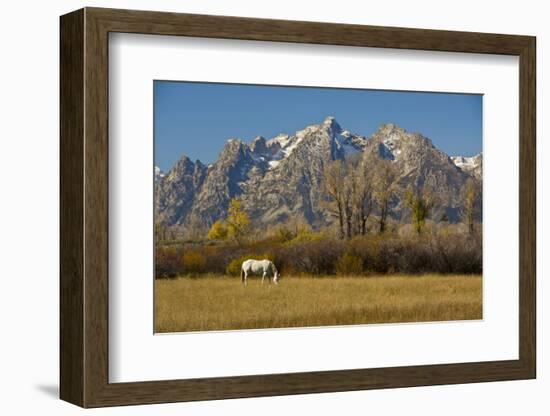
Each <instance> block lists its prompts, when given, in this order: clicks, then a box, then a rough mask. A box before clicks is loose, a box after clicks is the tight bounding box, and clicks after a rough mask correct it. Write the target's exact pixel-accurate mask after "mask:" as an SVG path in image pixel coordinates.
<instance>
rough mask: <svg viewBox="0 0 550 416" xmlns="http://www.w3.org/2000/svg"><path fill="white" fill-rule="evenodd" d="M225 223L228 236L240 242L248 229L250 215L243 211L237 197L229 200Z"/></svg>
mask: <svg viewBox="0 0 550 416" xmlns="http://www.w3.org/2000/svg"><path fill="white" fill-rule="evenodd" d="M225 223H226V224H227V235H228V237H233V238H234V239H235V241H236V242H237V244H239V245H240V244H242V242H243V241H244V239H245V238H246V236H247V235H248V232H249V230H250V217H249V216H248V214H247V213H246V212H245V211H244V209H243V207H242V202H241V201H240V200H239V199H237V198H233V199H231V201H229V209H228V210H227V219H226V221H225Z"/></svg>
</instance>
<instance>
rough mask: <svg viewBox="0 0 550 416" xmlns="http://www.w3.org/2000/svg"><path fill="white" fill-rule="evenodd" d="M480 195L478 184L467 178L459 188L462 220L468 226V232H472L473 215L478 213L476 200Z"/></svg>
mask: <svg viewBox="0 0 550 416" xmlns="http://www.w3.org/2000/svg"><path fill="white" fill-rule="evenodd" d="M480 196H481V190H480V189H479V185H478V184H477V183H476V182H475V181H474V180H473V179H472V178H469V179H468V180H467V181H466V183H465V184H464V185H463V187H462V190H461V199H462V220H463V221H464V223H465V224H466V226H467V227H468V234H470V235H472V234H473V233H474V225H475V223H474V222H475V217H476V215H477V214H478V211H479V207H478V202H479V199H480Z"/></svg>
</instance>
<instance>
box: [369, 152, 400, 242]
mask: <svg viewBox="0 0 550 416" xmlns="http://www.w3.org/2000/svg"><path fill="white" fill-rule="evenodd" d="M373 168H374V172H375V173H374V174H375V176H374V182H373V184H374V198H375V200H376V204H377V206H378V210H379V214H380V217H379V218H378V232H379V233H381V234H382V233H383V232H384V231H386V225H387V220H388V213H389V209H390V201H391V198H392V196H393V194H394V191H395V186H396V180H397V173H396V171H395V168H394V166H393V165H392V163H391V161H390V160H385V159H380V160H378V161H377V162H376V163H375V164H374V166H373Z"/></svg>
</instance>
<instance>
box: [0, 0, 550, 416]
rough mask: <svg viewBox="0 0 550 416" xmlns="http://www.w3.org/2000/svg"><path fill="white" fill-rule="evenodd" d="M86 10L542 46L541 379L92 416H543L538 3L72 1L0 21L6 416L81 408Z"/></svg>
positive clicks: (541, 37)
mask: <svg viewBox="0 0 550 416" xmlns="http://www.w3.org/2000/svg"><path fill="white" fill-rule="evenodd" d="M83 6H102V7H118V8H133V9H145V10H151V9H155V10H166V11H176V12H189V13H208V14H220V15H240V16H251V17H266V18H276V19H295V20H318V21H326V22H339V23H359V24H373V25H387V26H406V27H419V28H433V29H452V30H467V31H480V32H500V33H512V34H529V35H536V36H537V38H538V39H537V41H538V47H537V53H538V64H537V72H538V87H537V94H538V129H537V134H538V158H537V159H538V166H539V168H538V172H539V179H538V185H537V187H538V195H539V200H538V215H539V217H538V224H539V225H538V258H539V264H538V314H539V315H538V317H539V321H538V329H539V344H538V345H539V361H538V363H539V364H538V375H539V376H538V379H537V380H533V381H518V382H500V383H485V384H470V385H458V386H439V387H423V388H409V389H398V390H379V391H367V392H352V393H338V394H317V395H305V396H288V397H273V398H260V399H244V400H225V401H218V402H202V403H187V404H166V405H155V406H139V407H132V408H111V409H103V410H91V411H87V413H88V414H103V415H111V414H115V415H116V414H119V415H122V414H124V415H126V414H130V415H133V414H136V415H137V414H143V415H153V414H154V415H164V414H166V415H169V414H174V415H175V414H177V415H185V414H189V415H191V414H192V415H207V414H208V415H210V414H220V415H221V414H223V415H230V414H239V415H249V414H250V415H256V414H259V413H261V414H262V415H279V414H284V413H288V414H300V413H302V414H303V413H310V412H311V413H315V414H317V415H325V414H326V415H332V414H335V413H344V414H364V413H366V412H369V413H371V414H380V413H384V414H389V415H391V414H400V413H404V412H406V413H407V414H411V415H416V414H419V415H423V416H428V415H440V414H442V413H443V414H446V415H447V416H451V415H461V416H462V415H465V414H483V413H487V414H489V413H490V414H499V415H515V414H529V415H543V414H547V413H548V409H549V408H550V400H549V399H548V394H547V392H548V390H549V388H550V360H548V359H546V355H545V351H544V348H545V346H546V345H547V342H546V341H547V340H548V328H546V331H543V325H544V324H545V321H546V318H547V317H548V308H547V307H545V305H544V301H545V300H546V299H550V295H549V293H548V287H549V286H548V285H546V284H545V282H544V277H545V276H544V275H545V272H547V269H548V260H546V259H544V258H543V257H544V247H546V245H545V243H547V242H548V239H549V238H550V227H549V225H548V224H549V222H548V221H544V219H543V216H542V213H543V211H544V210H546V211H548V209H549V208H550V206H549V205H550V200H549V199H548V198H549V197H548V194H549V192H548V190H546V192H545V191H544V189H543V186H544V183H547V180H548V179H549V177H548V176H549V172H550V169H547V168H545V167H543V166H542V165H543V161H545V160H548V158H550V146H549V145H548V144H547V143H545V140H544V130H543V121H544V116H545V106H544V104H545V102H547V101H549V100H550V89H549V85H548V81H547V79H546V77H545V72H546V73H547V72H548V71H549V70H550V67H548V68H545V62H546V60H547V58H548V57H549V56H550V46H549V42H550V26H548V22H547V11H546V10H545V7H544V6H545V3H544V2H540V1H535V0H523V1H521V2H518V1H514V2H510V1H503V0H501V1H496V0H492V1H485V2H480V1H471V0H462V1H460V2H458V1H455V2H452V3H451V2H440V1H429V0H417V1H414V2H411V1H407V0H399V1H397V0H395V1H392V0H386V1H383V2H382V1H376V2H357V1H353V0H339V1H337V2H335V1H327V0H317V1H310V2H308V1H304V0H303V1H301V2H299V1H296V0H276V1H275V0H264V1H261V2H260V1H251V0H250V1H246V0H231V1H225V2H221V1H215V0H192V1H190V0H188V1H169V0H161V1H151V0H149V1H147V0H133V1H132V0H121V1H116V2H115V1H111V2H107V1H92V0H90V1H89V2H82V1H69V0H52V1H49V2H39V1H34V2H31V1H24V0H20V1H18V2H9V3H8V2H6V3H5V4H3V7H2V13H1V15H0V30H1V36H0V42H1V47H2V49H1V52H2V54H1V56H2V60H1V63H0V114H1V118H0V140H1V144H2V147H1V150H0V169H1V174H0V189H1V191H2V193H1V198H2V199H1V203H0V253H1V254H0V260H1V261H0V279H1V280H0V281H1V282H2V285H1V286H0V287H1V290H0V322H1V323H2V332H1V337H2V343H1V344H0V391H1V394H0V397H2V399H1V400H0V409H1V412H2V413H3V414H32V413H31V412H34V413H38V412H39V413H40V414H55V415H70V414H78V413H80V412H83V411H82V410H81V409H79V408H77V407H75V406H72V405H69V404H67V403H64V402H61V401H59V400H58V399H57V395H58V387H57V386H58V364H59V363H58V301H59V299H58V270H59V266H58V255H59V251H58V236H59V232H58V228H59V223H58V208H59V205H58V192H59V186H58V183H59V180H58V175H59V168H58V164H59V147H58V132H59V128H58V125H59V123H58V115H59V113H58V105H59V100H58V90H59V66H58V61H59V46H58V45H59V35H58V32H59V23H58V16H59V15H61V14H64V13H67V12H69V11H71V10H74V9H77V8H80V7H83Z"/></svg>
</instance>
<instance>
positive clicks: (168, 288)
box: [155, 275, 482, 332]
mask: <svg viewBox="0 0 550 416" xmlns="http://www.w3.org/2000/svg"><path fill="white" fill-rule="evenodd" d="M155 297H156V298H155V301H156V302H155V303H156V311H155V312H156V313H155V330H156V332H184V331H208V330H229V329H251V328H286V327H305V326H322V325H350V324H368V323H390V322H426V321H450V320H466V319H481V318H482V279H481V276H479V275H475V276H466V275H461V276H441V275H423V276H391V277H390V276H383V277H369V278H359V277H322V278H311V277H300V278H293V277H287V276H285V278H284V279H283V280H282V282H281V284H280V285H278V286H275V285H268V284H267V283H266V284H264V286H261V284H260V282H259V280H257V279H249V283H248V287H246V288H245V287H243V286H242V285H241V282H240V279H237V278H229V277H224V276H209V277H201V278H196V279H193V278H178V279H173V280H164V279H160V280H157V281H156V282H155Z"/></svg>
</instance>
